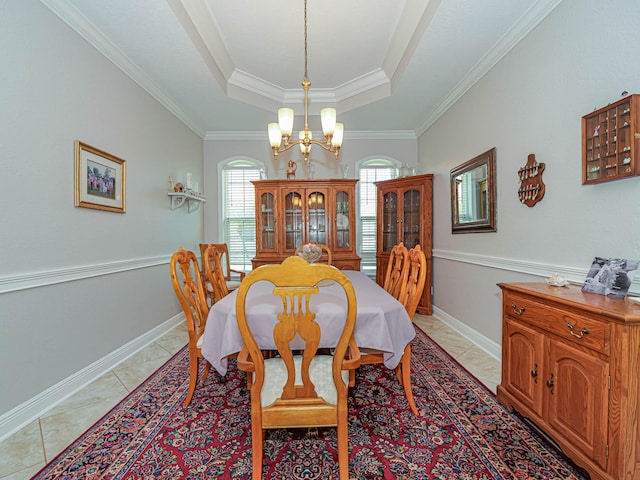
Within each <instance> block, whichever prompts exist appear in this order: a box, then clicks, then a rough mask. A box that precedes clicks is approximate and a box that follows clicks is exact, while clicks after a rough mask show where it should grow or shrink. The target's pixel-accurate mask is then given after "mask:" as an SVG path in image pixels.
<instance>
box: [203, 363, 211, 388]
mask: <svg viewBox="0 0 640 480" xmlns="http://www.w3.org/2000/svg"><path fill="white" fill-rule="evenodd" d="M203 358H204V357H203ZM205 362H207V364H206V365H205V366H204V374H203V375H202V381H203V382H204V381H205V380H206V379H207V375H209V369H210V368H211V364H210V363H209V362H208V361H207V360H205Z"/></svg>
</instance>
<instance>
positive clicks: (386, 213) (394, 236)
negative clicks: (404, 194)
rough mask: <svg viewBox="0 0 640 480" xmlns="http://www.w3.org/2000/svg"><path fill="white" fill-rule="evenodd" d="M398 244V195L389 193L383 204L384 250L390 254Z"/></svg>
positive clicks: (385, 196)
mask: <svg viewBox="0 0 640 480" xmlns="http://www.w3.org/2000/svg"><path fill="white" fill-rule="evenodd" d="M397 243H398V194H397V193H396V192H387V193H385V194H384V197H383V203H382V250H383V251H385V252H390V251H391V249H392V248H393V246H394V245H396V244H397Z"/></svg>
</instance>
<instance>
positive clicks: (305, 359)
mask: <svg viewBox="0 0 640 480" xmlns="http://www.w3.org/2000/svg"><path fill="white" fill-rule="evenodd" d="M262 280H266V281H269V282H271V283H272V284H273V287H274V288H273V295H275V296H278V297H280V299H281V301H282V311H281V312H280V313H277V318H275V317H276V314H275V313H274V324H275V326H274V328H273V342H274V345H276V346H277V349H278V356H274V357H272V358H264V354H263V352H262V351H261V348H260V346H259V345H258V343H257V342H256V339H255V338H254V336H253V333H252V324H251V323H250V322H248V321H247V309H248V306H247V305H246V304H247V294H248V292H249V290H250V289H251V287H252V286H253V285H254V284H255V283H256V282H259V281H262ZM327 280H330V281H334V282H335V283H337V284H339V285H340V286H341V287H342V289H343V290H344V294H345V297H346V303H347V311H346V313H345V316H344V318H341V319H336V321H339V322H343V321H344V326H342V327H341V330H342V333H341V335H340V338H339V340H338V343H337V345H336V346H335V350H334V352H333V355H330V354H319V350H318V347H319V345H320V342H321V338H322V335H323V332H322V331H321V328H320V326H319V325H318V323H316V322H315V316H316V315H315V313H314V312H313V311H311V308H310V300H311V297H312V296H313V295H314V294H317V293H319V290H320V288H321V287H319V286H318V284H319V283H320V282H322V281H327ZM236 317H237V321H238V327H239V329H240V333H241V334H242V338H243V340H244V344H245V346H244V347H243V349H242V351H241V352H240V353H239V354H238V367H239V368H240V369H241V370H244V371H246V372H248V373H247V376H248V382H249V388H250V392H251V448H252V464H253V479H254V480H257V479H260V478H262V460H263V441H264V434H265V430H266V429H275V428H300V427H306V428H309V427H328V426H335V427H337V431H338V435H337V445H338V464H339V471H340V479H342V480H348V478H349V449H348V423H349V421H348V409H347V390H348V380H349V371H350V370H353V369H355V368H357V367H358V366H359V365H360V361H359V360H360V359H359V356H358V354H357V351H358V349H357V346H355V341H354V339H353V330H354V328H355V323H356V297H355V292H354V290H353V286H352V284H351V281H350V280H349V278H348V277H347V276H346V275H345V274H344V273H343V272H342V271H340V270H338V269H336V268H334V267H330V266H328V265H324V264H310V263H308V262H307V261H306V260H304V259H303V258H301V257H297V256H292V257H289V258H286V259H285V260H284V262H282V264H274V265H264V266H261V267H259V268H257V269H255V270H253V271H252V272H250V273H249V274H248V275H247V276H246V278H245V279H244V281H243V282H242V283H241V284H240V287H239V288H238V294H237V299H236ZM341 325H342V323H341ZM294 337H295V338H296V339H297V340H299V341H300V342H301V343H300V344H296V345H295V348H297V349H298V350H295V351H294V350H292V349H291V348H292V347H291V345H290V341H291V340H292V339H293V338H294ZM323 350H324V349H323ZM348 350H350V354H349V356H348V357H347V351H348Z"/></svg>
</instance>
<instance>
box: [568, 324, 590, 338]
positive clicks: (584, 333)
mask: <svg viewBox="0 0 640 480" xmlns="http://www.w3.org/2000/svg"><path fill="white" fill-rule="evenodd" d="M567 327H569V333H570V334H571V335H573V336H574V337H576V338H582V337H584V336H585V335H589V329H588V328H587V327H585V328H583V329H582V330H580V333H575V332H574V331H573V323H571V322H569V323H567Z"/></svg>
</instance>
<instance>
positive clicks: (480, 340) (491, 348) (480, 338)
mask: <svg viewBox="0 0 640 480" xmlns="http://www.w3.org/2000/svg"><path fill="white" fill-rule="evenodd" d="M433 316H434V317H436V318H437V319H438V320H440V321H441V322H442V323H444V324H445V325H447V326H449V327H451V328H453V329H454V330H455V331H456V332H458V333H459V334H460V335H462V336H463V337H464V338H466V339H467V340H469V341H470V342H472V343H473V344H474V345H475V346H477V347H479V348H481V349H482V350H484V351H485V352H487V353H488V354H489V355H491V356H492V357H493V358H495V359H496V360H498V361H501V360H502V346H501V345H500V344H498V343H496V342H494V341H493V340H490V339H488V338H487V337H485V336H484V335H482V334H481V333H479V332H477V331H476V330H474V329H473V328H471V327H469V326H468V325H466V324H464V323H462V322H461V321H460V320H458V319H456V318H454V317H452V316H451V315H449V314H448V313H446V312H445V311H443V310H440V309H439V308H438V307H436V306H434V307H433Z"/></svg>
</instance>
